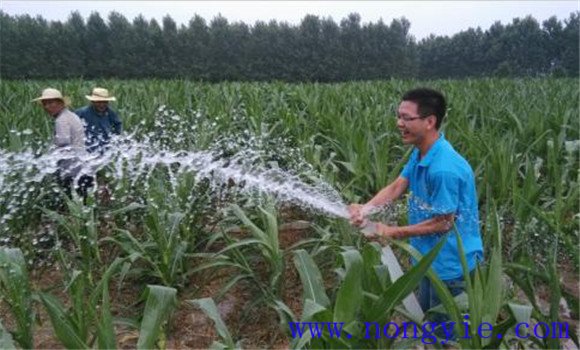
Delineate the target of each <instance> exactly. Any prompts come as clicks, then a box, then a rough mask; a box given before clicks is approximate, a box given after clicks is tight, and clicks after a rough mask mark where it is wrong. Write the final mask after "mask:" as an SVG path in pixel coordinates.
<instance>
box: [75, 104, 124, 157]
mask: <svg viewBox="0 0 580 350" xmlns="http://www.w3.org/2000/svg"><path fill="white" fill-rule="evenodd" d="M76 113H77V114H78V115H79V117H81V119H82V120H83V121H84V123H85V135H86V144H87V151H89V152H93V151H95V150H101V151H102V149H103V148H104V147H105V146H106V145H107V144H108V143H109V140H110V139H111V134H117V135H119V134H120V133H121V131H122V123H121V120H120V119H119V117H118V116H117V113H115V112H114V111H113V110H112V109H110V108H109V107H107V109H106V110H105V112H104V113H102V114H99V113H97V111H96V110H95V109H94V108H93V106H86V107H83V108H81V109H78V110H77V111H76Z"/></svg>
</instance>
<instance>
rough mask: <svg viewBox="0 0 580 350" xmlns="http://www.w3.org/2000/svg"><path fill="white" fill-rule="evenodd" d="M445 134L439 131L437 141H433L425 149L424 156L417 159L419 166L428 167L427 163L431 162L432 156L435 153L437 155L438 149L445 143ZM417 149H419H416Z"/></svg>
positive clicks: (418, 153)
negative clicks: (427, 148)
mask: <svg viewBox="0 0 580 350" xmlns="http://www.w3.org/2000/svg"><path fill="white" fill-rule="evenodd" d="M445 141H446V140H445V135H443V133H442V132H440V133H439V138H438V139H437V141H435V143H434V144H433V145H432V146H431V148H429V150H428V151H427V154H426V155H425V157H423V159H421V160H420V161H419V164H418V165H419V166H422V167H428V166H429V164H431V161H432V160H433V158H435V155H437V153H438V152H439V150H440V149H441V147H443V144H444V143H445ZM417 151H419V150H418V149H417ZM419 156H420V152H417V157H419Z"/></svg>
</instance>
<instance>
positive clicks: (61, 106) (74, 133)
mask: <svg viewBox="0 0 580 350" xmlns="http://www.w3.org/2000/svg"><path fill="white" fill-rule="evenodd" d="M32 101H33V102H39V103H40V104H42V108H43V109H44V110H45V111H46V113H48V114H49V115H50V116H51V117H53V118H54V141H53V142H54V146H55V148H56V151H57V152H58V153H59V155H60V156H61V159H59V160H58V162H57V166H58V168H59V170H58V171H57V177H58V181H59V183H60V184H61V186H63V187H64V188H65V191H66V192H67V194H68V195H69V196H70V195H71V185H72V183H73V179H74V178H75V177H76V176H77V175H78V172H79V171H80V166H79V165H78V162H79V158H78V157H79V156H82V155H83V154H84V153H85V135H84V128H83V124H82V122H81V120H80V119H79V117H78V116H77V115H76V114H74V113H73V112H71V111H70V110H69V109H68V108H67V106H68V105H69V104H70V100H69V99H68V97H66V96H63V95H62V93H61V92H60V91H59V90H57V89H53V88H46V89H44V90H43V91H42V94H41V96H40V97H37V98H35V99H33V100H32ZM91 185H92V178H91V177H90V176H87V175H82V176H81V177H80V179H79V186H78V187H77V192H78V193H79V195H81V196H83V198H85V199H86V195H87V189H88V187H90V186H91Z"/></svg>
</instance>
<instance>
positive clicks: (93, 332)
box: [38, 258, 127, 349]
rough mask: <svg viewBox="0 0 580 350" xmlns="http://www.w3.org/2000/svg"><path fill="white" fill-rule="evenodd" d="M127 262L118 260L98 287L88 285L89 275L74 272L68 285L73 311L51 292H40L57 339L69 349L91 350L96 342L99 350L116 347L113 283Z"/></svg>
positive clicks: (110, 267)
mask: <svg viewBox="0 0 580 350" xmlns="http://www.w3.org/2000/svg"><path fill="white" fill-rule="evenodd" d="M126 263H127V259H121V258H117V259H115V261H114V262H113V263H112V264H111V265H110V266H109V267H108V268H107V270H106V271H105V273H104V274H103V276H102V277H101V279H100V280H99V282H98V283H96V284H95V285H90V284H88V281H87V278H86V276H84V275H83V273H81V272H80V271H78V270H75V271H72V273H70V276H69V278H70V280H69V284H68V286H67V291H68V293H69V297H70V302H71V307H69V308H67V307H66V306H65V305H64V304H63V303H62V302H61V301H60V300H59V299H58V298H56V297H55V296H54V295H52V294H50V293H48V292H40V293H38V295H39V299H40V300H41V301H42V303H43V305H44V307H45V308H46V310H47V313H48V315H49V316H50V320H51V322H52V325H53V328H54V333H55V335H56V337H57V338H58V339H59V340H60V341H61V343H62V344H63V345H64V346H65V347H66V348H68V349H79V348H88V347H91V346H93V344H94V343H95V341H96V342H97V344H98V347H99V348H106V349H112V348H116V337H115V331H114V328H113V317H112V314H111V306H110V298H109V281H110V279H111V277H112V276H113V274H115V273H116V272H117V270H118V269H119V268H121V266H123V265H124V264H126Z"/></svg>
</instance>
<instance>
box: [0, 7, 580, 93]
mask: <svg viewBox="0 0 580 350" xmlns="http://www.w3.org/2000/svg"><path fill="white" fill-rule="evenodd" d="M579 15H580V12H573V13H571V14H570V16H569V18H567V19H566V20H564V21H563V22H562V21H560V20H558V19H557V18H556V17H551V18H549V19H548V20H546V21H544V22H543V23H542V24H540V23H539V22H538V21H537V20H536V19H534V18H532V17H529V16H528V17H525V18H516V19H514V20H513V21H512V23H509V24H506V25H503V24H501V23H500V22H496V23H494V24H493V25H492V26H491V27H490V28H489V29H487V30H482V29H481V28H479V27H478V28H476V29H474V28H469V29H467V30H465V31H462V32H460V33H457V34H455V35H452V36H435V35H431V36H429V37H428V38H425V39H422V40H420V41H417V40H415V38H414V37H413V36H411V35H410V34H409V29H410V27H411V23H410V22H409V21H408V20H407V19H405V18H401V19H394V20H393V21H391V23H390V24H386V23H384V22H383V21H382V20H380V21H378V22H375V23H364V24H363V23H362V22H361V17H360V15H358V14H356V13H353V14H350V15H348V16H347V17H346V18H344V19H342V20H341V21H340V23H336V22H334V20H332V19H331V18H320V17H318V16H313V15H307V16H305V17H304V18H303V19H302V21H301V23H300V24H298V25H290V24H288V23H286V22H277V21H270V22H262V21H258V22H256V23H255V24H254V25H251V26H250V25H247V24H245V23H242V22H235V23H230V22H228V20H227V19H226V18H224V17H222V16H217V17H215V18H213V19H212V20H211V21H210V22H209V23H207V22H206V21H205V20H204V19H203V18H202V17H200V16H198V15H195V16H194V17H193V18H192V19H191V20H190V21H189V23H188V24H187V25H179V26H178V25H177V24H176V22H175V21H174V20H173V19H172V18H171V17H170V16H166V17H164V18H163V19H162V23H161V24H159V23H158V22H157V21H156V20H155V19H152V20H147V19H145V18H144V17H143V16H138V17H136V18H135V19H134V20H133V21H129V20H128V19H127V18H125V17H124V16H123V15H122V14H120V13H117V12H111V13H109V15H108V17H107V18H106V20H105V19H103V17H101V15H100V14H99V13H97V12H93V13H92V14H91V15H90V16H89V17H88V18H87V20H86V21H85V20H84V19H83V17H82V16H81V15H80V14H79V13H78V12H73V13H71V14H70V16H69V17H68V19H67V20H66V21H47V20H45V19H44V18H42V17H40V16H38V17H31V16H29V15H23V16H10V15H8V14H6V13H5V12H3V11H0V31H1V35H0V77H2V78H4V79H44V78H76V77H84V78H88V79H91V78H187V79H196V80H204V81H223V80H258V81H261V80H284V81H319V82H335V81H347V80H374V79H389V78H419V79H439V78H465V77H485V76H501V77H523V76H547V75H549V76H572V77H577V76H578V75H579V74H578V66H579V45H578V43H579V32H580V21H579V17H580V16H579Z"/></svg>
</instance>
